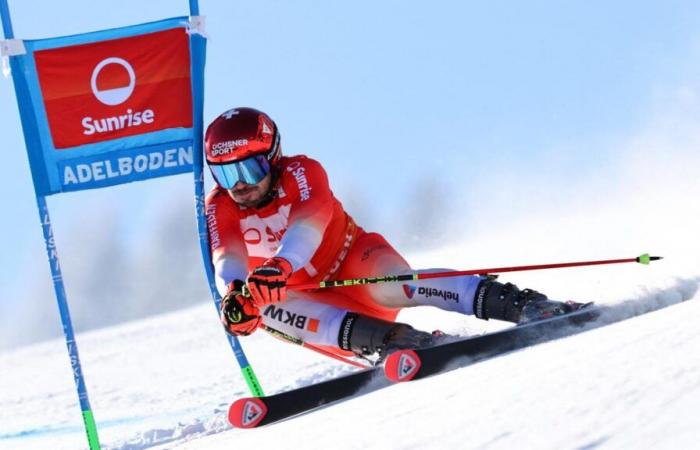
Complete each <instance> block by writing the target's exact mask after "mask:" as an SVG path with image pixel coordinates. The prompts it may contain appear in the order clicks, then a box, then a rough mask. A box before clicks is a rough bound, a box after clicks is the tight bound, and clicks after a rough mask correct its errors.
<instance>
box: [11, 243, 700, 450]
mask: <svg viewBox="0 0 700 450" xmlns="http://www.w3.org/2000/svg"><path fill="white" fill-rule="evenodd" d="M421 258H422V259H424V260H425V261H426V262H428V261H429V260H430V259H431V255H422V256H421ZM664 264H666V266H664ZM669 271H670V273H677V271H678V270H677V269H675V268H673V265H671V264H670V263H668V262H664V261H662V262H660V263H659V264H658V265H657V266H649V267H643V266H637V265H632V266H630V267H622V266H620V267H616V268H606V269H602V268H597V269H585V270H583V271H579V270H569V271H561V272H559V274H558V278H559V279H558V280H557V281H556V282H553V281H552V280H550V282H549V283H544V284H547V285H548V289H549V291H551V292H555V293H558V292H560V291H565V290H569V291H571V292H572V293H574V294H575V295H572V298H578V299H597V300H599V302H601V303H608V304H613V303H616V302H619V301H623V300H629V299H635V300H636V301H638V302H640V304H646V305H651V306H653V305H658V304H664V305H666V304H669V305H672V306H669V307H667V308H664V309H662V310H659V311H657V312H653V313H649V314H646V315H643V316H640V317H637V318H634V319H630V320H627V321H624V322H621V323H617V324H613V325H610V326H607V327H604V328H601V329H597V330H592V331H589V332H586V333H583V334H581V335H578V336H575V337H570V338H564V339H561V340H558V341H555V342H551V343H547V344H542V345H538V346H535V347H531V348H528V349H525V350H522V351H517V352H512V353H509V354H506V355H504V356H502V357H498V358H495V359H492V360H488V361H484V362H481V363H478V364H475V365H473V366H470V367H467V368H464V369H460V370H456V371H454V372H451V373H447V374H444V375H440V376H436V377H433V378H429V379H426V380H422V381H417V382H414V383H408V384H403V385H397V386H392V387H389V388H387V389H384V390H381V391H378V392H374V393H369V394H367V395H361V396H358V397H356V398H353V399H351V400H350V401H347V402H344V403H340V404H336V405H333V406H330V407H327V408H325V409H323V410H320V411H317V412H314V413H311V414H306V415H303V416H300V417H297V418H295V419H292V420H289V421H286V422H283V423H279V424H277V425H273V426H269V427H266V428H262V429H258V430H235V429H231V428H230V426H229V425H228V422H227V419H226V412H227V408H228V405H229V403H230V402H231V401H232V400H234V399H235V398H237V397H240V396H243V395H247V388H246V386H245V384H244V382H243V381H242V378H241V376H240V374H239V372H238V369H237V366H236V362H235V359H234V358H233V355H232V353H231V350H230V349H229V348H228V344H227V342H226V340H225V338H224V336H223V331H222V330H221V329H220V326H219V324H218V323H217V320H216V315H215V312H214V310H213V307H212V306H211V305H201V306H197V307H194V308H190V309H187V310H183V311H179V312H175V313H171V314H166V315H161V316H157V317H153V318H150V319H146V320H141V321H137V322H131V323H128V324H125V325H121V326H117V327H113V328H108V329H103V330H98V331H95V332H90V333H84V334H82V335H80V336H79V341H78V343H79V348H80V351H81V359H82V363H83V368H84V372H85V377H86V380H87V384H88V391H89V394H90V398H91V401H92V408H93V411H94V413H95V416H96V419H97V422H98V427H99V432H100V439H101V442H102V444H103V446H104V448H110V449H122V450H127V449H129V450H135V449H142V448H161V449H166V448H178V449H229V448H232V447H234V446H235V447H236V448H250V447H256V448H261V447H262V448H268V447H270V448H271V447H273V446H274V447H279V445H283V446H284V447H285V448H297V447H304V448H329V447H334V448H431V447H433V448H514V447H517V448H593V447H601V448H637V447H655V448H690V447H694V446H696V445H697V441H698V439H699V438H700V418H699V416H698V414H697V406H698V405H700V358H698V355H699V354H700V327H698V326H697V324H698V322H700V302H698V300H700V295H699V294H698V283H699V282H700V277H698V276H683V277H681V278H678V277H675V276H669ZM550 275H551V273H550ZM540 276H542V275H540ZM519 277H524V278H526V279H529V278H531V280H529V281H533V282H534V281H536V278H537V276H535V275H534V274H531V275H530V276H526V275H524V274H521V275H519ZM509 278H510V279H514V278H518V277H509ZM550 278H551V276H550ZM621 280H626V282H624V283H622V282H621ZM635 280H636V281H637V282H639V281H640V280H643V282H642V283H635V282H634V281H635ZM614 281H617V283H614ZM521 284H523V283H521ZM601 286H618V288H617V289H612V288H611V289H608V290H607V291H606V295H600V296H598V297H595V296H594V292H600V291H601ZM621 286H624V288H623V287H621ZM684 300H687V301H684ZM676 303H677V304H676ZM400 318H401V319H403V320H406V321H409V322H411V323H413V324H415V325H417V326H420V327H422V328H425V329H432V328H437V327H440V328H441V329H443V330H445V331H448V332H452V333H460V334H465V335H466V334H478V333H483V332H486V331H488V330H495V329H498V328H501V327H503V326H504V325H503V324H498V323H495V322H483V321H480V320H477V319H474V318H466V317H460V316H458V315H453V314H447V313H442V312H440V311H435V310H431V309H427V308H422V309H414V310H411V311H406V312H405V313H402V316H401V317H400ZM243 343H244V346H245V349H246V351H247V352H248V354H249V357H250V360H251V363H252V365H253V367H254V368H255V370H256V372H257V374H258V376H259V378H260V381H261V383H262V385H263V387H264V388H265V390H266V391H267V392H268V393H273V392H276V391H279V390H282V389H290V388H293V387H295V386H301V385H304V384H308V383H312V382H315V381H319V380H322V379H326V378H329V377H332V376H337V375H339V374H341V373H344V372H347V371H350V370H354V369H352V368H348V367H345V366H342V365H339V364H338V363H336V362H335V361H332V360H328V359H326V358H324V357H320V356H317V355H316V354H314V353H312V352H309V351H307V350H304V349H300V348H298V347H295V346H292V345H290V344H286V343H282V342H279V341H277V340H275V339H273V338H271V337H270V336H267V335H264V333H262V332H260V333H257V334H255V335H254V336H251V337H249V338H246V339H244V341H243ZM0 370H1V374H2V376H1V382H0V449H56V450H58V449H77V448H85V447H86V440H85V436H84V431H83V427H82V420H81V417H80V409H79V407H78V406H77V399H76V394H75V390H74V386H73V380H72V376H71V373H70V368H69V364H68V361H67V356H66V351H65V348H64V344H63V342H62V341H61V340H54V341H50V342H45V343H41V344H37V345H32V346H29V347H25V348H21V349H18V350H15V351H12V352H8V353H4V354H2V355H0Z"/></svg>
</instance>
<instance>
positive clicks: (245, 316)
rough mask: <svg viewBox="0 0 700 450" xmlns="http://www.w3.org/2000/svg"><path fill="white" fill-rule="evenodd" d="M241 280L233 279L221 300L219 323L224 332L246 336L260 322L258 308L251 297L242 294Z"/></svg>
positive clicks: (255, 328)
mask: <svg viewBox="0 0 700 450" xmlns="http://www.w3.org/2000/svg"><path fill="white" fill-rule="evenodd" d="M243 286H244V284H243V281H241V280H234V281H232V282H231V284H229V286H228V292H227V293H226V295H225V296H224V298H223V299H222V300H221V323H222V324H223V325H224V328H225V329H226V332H227V333H229V334H232V335H234V336H248V335H249V334H252V333H253V332H254V331H255V330H257V328H258V326H259V325H260V323H261V322H262V317H260V310H259V309H258V307H257V306H255V305H254V304H253V299H252V298H250V297H246V296H244V295H243V294H242V289H243Z"/></svg>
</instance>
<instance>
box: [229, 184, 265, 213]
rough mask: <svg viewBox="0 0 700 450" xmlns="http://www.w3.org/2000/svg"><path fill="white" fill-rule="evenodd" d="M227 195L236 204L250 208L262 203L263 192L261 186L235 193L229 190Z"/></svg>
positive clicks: (250, 187)
mask: <svg viewBox="0 0 700 450" xmlns="http://www.w3.org/2000/svg"><path fill="white" fill-rule="evenodd" d="M229 195H230V196H231V198H232V199H233V201H234V202H236V203H237V204H239V205H241V206H245V207H246V208H251V207H253V206H255V205H257V204H258V203H260V202H261V201H262V199H263V197H265V191H264V190H263V189H262V188H261V186H257V185H253V186H249V187H246V188H244V189H238V190H235V191H234V190H230V191H229Z"/></svg>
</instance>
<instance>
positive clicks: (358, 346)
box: [338, 313, 436, 361]
mask: <svg viewBox="0 0 700 450" xmlns="http://www.w3.org/2000/svg"><path fill="white" fill-rule="evenodd" d="M435 339H436V338H435V336H433V335H432V334H430V333H426V332H425V331H420V330H416V329H415V328H413V327H412V326H410V325H407V324H405V323H398V322H387V321H386V320H381V319H376V318H374V317H369V316H363V315H361V314H356V313H347V314H346V315H345V318H344V319H343V323H342V325H341V327H340V334H339V335H338V346H339V347H340V348H342V349H343V350H349V351H351V352H353V353H355V354H357V355H359V356H362V357H367V356H371V355H375V354H376V355H378V356H379V361H381V360H383V359H384V358H385V357H386V356H387V355H388V354H390V353H392V352H394V351H396V350H400V349H404V348H424V347H430V346H432V345H435Z"/></svg>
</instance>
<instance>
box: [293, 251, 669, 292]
mask: <svg viewBox="0 0 700 450" xmlns="http://www.w3.org/2000/svg"><path fill="white" fill-rule="evenodd" d="M659 259H662V257H661V256H649V254H648V253H645V254H643V255H640V256H637V257H636V258H623V259H605V260H599V261H580V262H569V263H555V264H537V265H530V266H513V267H492V268H488V269H471V270H450V271H446V272H434V273H409V274H405V275H386V276H383V277H363V278H352V279H349V280H335V281H321V282H320V283H303V284H296V285H290V286H287V288H288V289H296V290H305V289H322V288H329V287H342V286H355V285H358V284H375V283H392V282H397V281H416V280H427V279H431V278H445V277H458V276H463V275H486V274H490V273H505V272H522V271H526V270H542V269H561V268H564V267H581V266H598V265H603V264H623V263H632V262H636V263H639V264H649V262H651V261H657V260H659Z"/></svg>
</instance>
